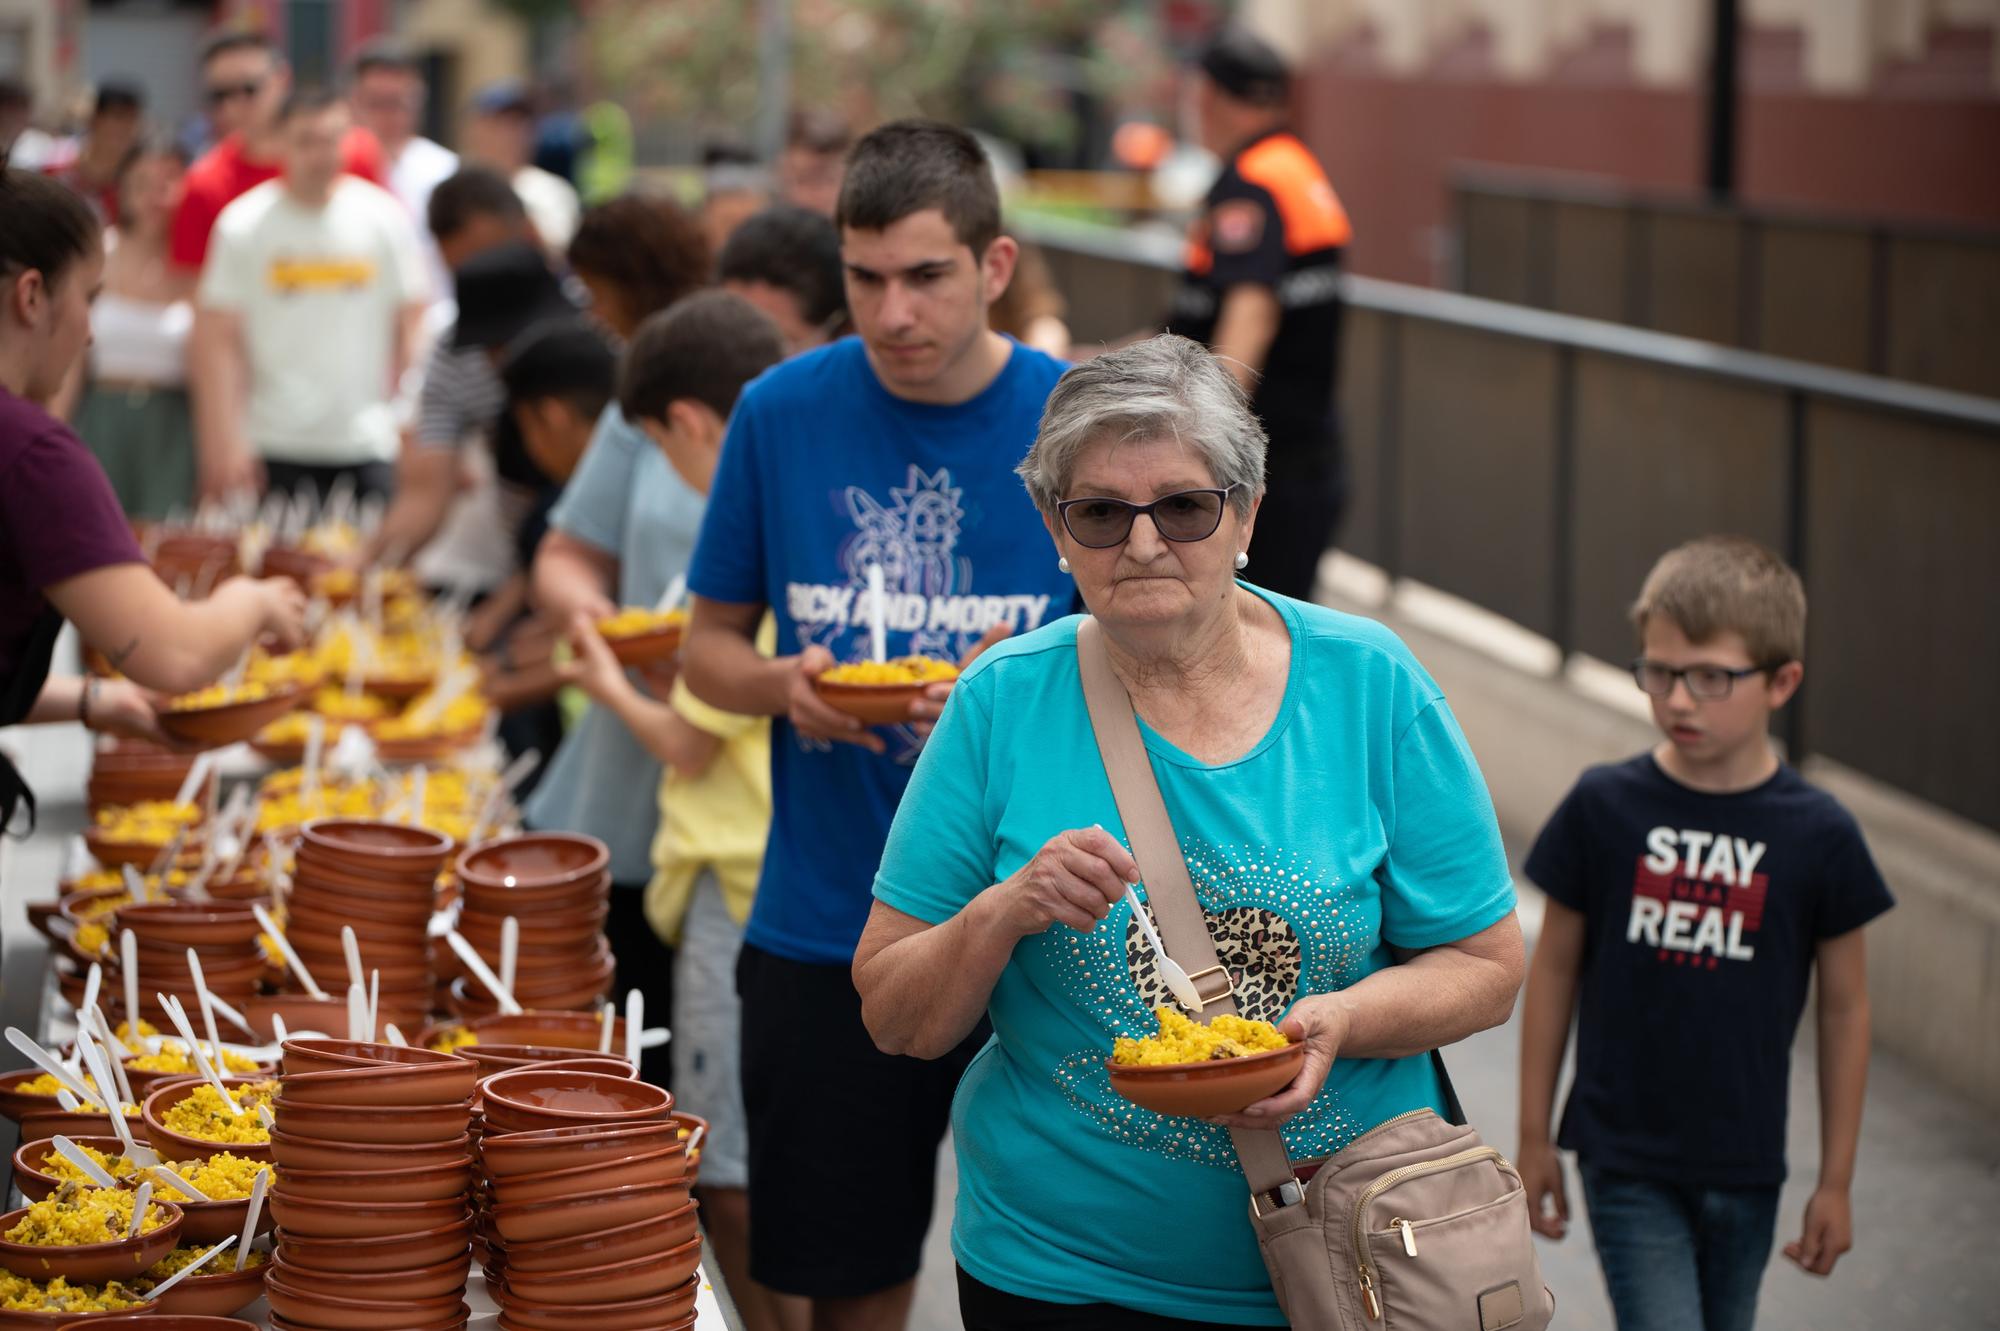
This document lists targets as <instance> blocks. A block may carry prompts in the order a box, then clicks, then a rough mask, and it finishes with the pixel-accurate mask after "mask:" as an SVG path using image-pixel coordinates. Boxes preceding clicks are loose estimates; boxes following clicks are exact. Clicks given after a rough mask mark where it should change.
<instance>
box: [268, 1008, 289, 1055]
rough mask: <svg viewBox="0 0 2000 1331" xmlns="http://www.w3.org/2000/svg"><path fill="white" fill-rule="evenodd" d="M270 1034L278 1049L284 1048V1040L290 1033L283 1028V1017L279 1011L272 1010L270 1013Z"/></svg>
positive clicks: (287, 1038)
mask: <svg viewBox="0 0 2000 1331" xmlns="http://www.w3.org/2000/svg"><path fill="white" fill-rule="evenodd" d="M271 1035H272V1037H273V1042H274V1043H276V1044H277V1046H278V1047H279V1048H280V1049H282V1048H284V1046H285V1041H286V1040H289V1039H290V1038H291V1035H290V1033H289V1032H288V1031H286V1030H285V1018H284V1016H283V1015H282V1014H280V1013H277V1012H273V1013H272V1014H271Z"/></svg>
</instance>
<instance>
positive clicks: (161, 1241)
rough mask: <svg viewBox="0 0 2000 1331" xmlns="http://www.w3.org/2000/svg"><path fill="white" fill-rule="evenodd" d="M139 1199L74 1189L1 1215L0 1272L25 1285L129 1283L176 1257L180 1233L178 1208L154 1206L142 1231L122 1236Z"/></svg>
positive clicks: (111, 1191) (117, 1190)
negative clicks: (156, 1264) (164, 1259)
mask: <svg viewBox="0 0 2000 1331" xmlns="http://www.w3.org/2000/svg"><path fill="white" fill-rule="evenodd" d="M137 1200H138V1199H137V1197H136V1195H135V1194H133V1193H130V1192H127V1191H125V1190H124V1189H122V1188H92V1187H87V1186H86V1187H76V1186H74V1185H72V1186H68V1187H64V1188H60V1189H58V1190H57V1191H56V1192H55V1193H54V1194H53V1195H52V1196H49V1197H46V1198H44V1199H43V1200H41V1201H39V1202H35V1203H32V1204H31V1205H28V1206H25V1207H22V1208H21V1209H20V1210H18V1211H9V1212H7V1214H5V1215H0V1267H4V1268H5V1269H6V1270H8V1271H11V1272H13V1273H14V1274H15V1275H17V1276H20V1277H22V1278H23V1279H27V1280H53V1279H55V1278H56V1277H57V1276H61V1277H62V1278H63V1279H65V1280H73V1281H85V1282H89V1283H92V1284H99V1283H102V1282H104V1281H106V1280H130V1279H131V1278H132V1277H134V1276H137V1275H138V1274H139V1273H140V1272H142V1271H144V1270H145V1269H146V1268H147V1267H149V1266H151V1265H152V1264H153V1263H154V1262H157V1261H159V1260H160V1259H161V1258H162V1257H165V1256H166V1255H167V1254H168V1253H170V1252H172V1251H173V1250H174V1245H175V1243H176V1242H177V1241H178V1240H179V1239H180V1233H181V1212H180V1208H179V1207H177V1206H175V1205H173V1204H172V1203H170V1202H150V1203H148V1204H147V1207H146V1219H145V1221H144V1224H143V1227H142V1228H141V1231H140V1232H139V1233H138V1234H137V1235H135V1236H134V1237H132V1238H129V1239H128V1238H125V1237H123V1235H124V1234H125V1231H126V1230H127V1229H129V1228H130V1227H131V1223H132V1207H133V1204H134V1203H135V1202H136V1201H137ZM111 1235H117V1236H118V1237H115V1238H114V1237H109V1236H111Z"/></svg>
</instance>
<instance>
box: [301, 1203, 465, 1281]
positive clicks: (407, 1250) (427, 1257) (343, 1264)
mask: <svg viewBox="0 0 2000 1331" xmlns="http://www.w3.org/2000/svg"><path fill="white" fill-rule="evenodd" d="M471 1239H472V1218H471V1217H470V1216H464V1217H461V1218H460V1219H457V1220H454V1221H452V1222H451V1223H450V1224H445V1225H435V1226H433V1227H432V1228H430V1229H427V1230H424V1231H422V1232H420V1233H414V1234H391V1235H388V1236H387V1237H385V1238H375V1239H319V1238H312V1237H310V1236H308V1235H304V1234H294V1233H292V1232H291V1231H290V1230H288V1229H282V1228H281V1229H279V1230H278V1252H279V1254H280V1255H281V1256H282V1257H283V1258H284V1260H286V1261H287V1262H291V1263H293V1264H294V1265H297V1266H306V1267H310V1268H312V1269H313V1270H315V1271H330V1272H340V1273H343V1274H352V1275H372V1274H374V1273H376V1272H380V1271H407V1270H412V1269H415V1268H419V1267H427V1266H435V1265H437V1264H438V1263H439V1262H445V1261H451V1260H453V1259H455V1258H457V1257H459V1256H462V1255H464V1254H465V1253H467V1252H468V1251H469V1249H468V1247H467V1246H466V1245H467V1244H468V1243H469V1242H470V1241H471Z"/></svg>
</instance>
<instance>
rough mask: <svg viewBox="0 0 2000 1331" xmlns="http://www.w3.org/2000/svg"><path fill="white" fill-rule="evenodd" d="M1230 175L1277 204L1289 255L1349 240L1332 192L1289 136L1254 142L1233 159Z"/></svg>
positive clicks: (1349, 229)
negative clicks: (1233, 172)
mask: <svg viewBox="0 0 2000 1331" xmlns="http://www.w3.org/2000/svg"><path fill="white" fill-rule="evenodd" d="M1236 171H1237V174H1239V175H1241V176H1242V177H1243V178H1244V179H1245V180H1247V181H1249V182H1250V183H1251V184H1253V185H1261V186H1262V187H1263V188H1264V189H1266V190H1268V191H1269V192H1270V195H1271V198H1272V199H1273V200H1275V201H1276V202H1277V205H1278V216H1279V217H1280V218H1282V219H1283V220H1284V223H1285V249H1286V250H1287V251H1288V252H1289V253H1292V254H1310V253H1312V252H1313V251H1314V250H1324V249H1332V248H1334V247H1336V246H1340V245H1345V244H1347V242H1348V241H1350V240H1352V239H1353V238H1354V227H1353V224H1352V223H1350V222H1349V221H1348V220H1347V209H1345V208H1343V207H1342V206H1341V203H1340V196H1339V195H1338V194H1335V193H1334V192H1333V184H1332V182H1330V181H1328V180H1327V178H1326V171H1325V170H1324V169H1323V168H1322V167H1321V166H1320V164H1319V162H1318V160H1317V159H1315V158H1314V157H1313V155H1312V153H1310V152H1309V151H1307V150H1306V146H1305V144H1303V143H1300V142H1299V141H1298V139H1297V138H1295V137H1294V136H1292V135H1290V134H1273V135H1271V136H1270V137H1269V138H1267V139H1262V140H1259V141H1258V142H1257V143H1256V144H1254V145H1252V146H1251V147H1250V148H1248V149H1246V150H1245V151H1244V153H1243V155H1242V156H1240V157H1238V158H1237V159H1236Z"/></svg>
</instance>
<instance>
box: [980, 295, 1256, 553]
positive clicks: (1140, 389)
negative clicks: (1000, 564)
mask: <svg viewBox="0 0 2000 1331" xmlns="http://www.w3.org/2000/svg"><path fill="white" fill-rule="evenodd" d="M1167 437H1171V438H1174V439H1177V440H1179V441H1180V442H1181V443H1183V444H1186V445H1188V446H1190V447H1192V448H1193V449H1194V450H1195V451H1196V452H1197V453H1199V454H1200V455H1201V457H1202V460H1203V461H1205V462H1206V463H1207V464H1208V470H1209V472H1210V474H1211V475H1213V476H1214V477H1215V483H1216V484H1217V485H1219V486H1239V487H1241V488H1239V489H1236V490H1234V491H1232V492H1231V494H1230V496H1229V498H1230V502H1231V503H1232V504H1234V505H1235V506H1236V510H1237V512H1238V513H1242V514H1247V513H1249V511H1250V505H1251V503H1252V501H1254V500H1255V499H1256V498H1257V496H1259V495H1261V494H1263V493H1264V453H1265V449H1266V439H1265V435H1264V427H1263V426H1262V425H1260V424H1258V422H1257V417H1256V415H1255V414H1254V413H1253V412H1252V411H1251V410H1250V399H1249V398H1248V397H1247V396H1245V394H1244V392H1243V389H1242V387H1241V386H1240V385H1238V384H1237V382H1236V380H1235V379H1234V378H1232V377H1231V376H1230V373H1229V371H1228V370H1226V369H1224V368H1223V366H1222V362H1221V361H1220V360H1218V359H1216V357H1215V354H1214V353H1213V352H1211V351H1210V350H1209V349H1208V348H1207V347H1204V346H1202V345H1201V343H1199V342H1192V341H1189V340H1188V339H1187V338H1184V337H1177V336H1175V335H1174V334H1172V333H1162V334H1161V335H1160V336H1158V337H1150V338H1147V339H1146V340H1145V341H1144V342H1135V343H1133V344H1132V345H1131V346H1129V347H1123V348H1121V349H1119V350H1117V351H1108V352H1106V353H1105V354H1103V355H1102V356H1099V357H1097V358H1096V359H1094V360H1087V361H1084V362H1082V363H1081V364H1079V365H1077V366H1076V367H1075V368H1074V369H1072V370H1070V372H1069V373H1067V374H1065V375H1064V376H1063V377H1062V378H1061V379H1060V380H1058V381H1057V383H1056V386H1055V390H1054V391H1053V392H1051V393H1050V394H1049V401H1048V405H1047V406H1046V407H1044V408H1043V409H1042V424H1041V428H1040V429H1039V430H1037V431H1036V432H1035V443H1034V447H1032V448H1030V449H1029V450H1028V456H1027V457H1026V458H1025V459H1023V460H1022V462H1021V465H1020V466H1019V467H1017V468H1015V471H1016V472H1017V473H1018V474H1019V475H1020V477H1021V479H1022V480H1023V481H1025V482H1027V486H1028V493H1029V495H1030V496H1032V497H1033V499H1034V501H1035V506H1036V507H1037V508H1039V509H1041V510H1042V511H1043V512H1044V513H1051V512H1054V511H1055V506H1056V503H1057V501H1059V500H1060V499H1061V498H1062V497H1063V491H1064V490H1066V489H1067V488H1068V486H1069V480H1070V477H1071V475H1072V474H1074V472H1075V471H1076V461H1077V458H1078V457H1080V456H1081V455H1082V453H1083V450H1084V449H1086V448H1088V447H1089V446H1090V445H1092V444H1096V443H1102V442H1112V441H1124V440H1128V439H1159V438H1167Z"/></svg>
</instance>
